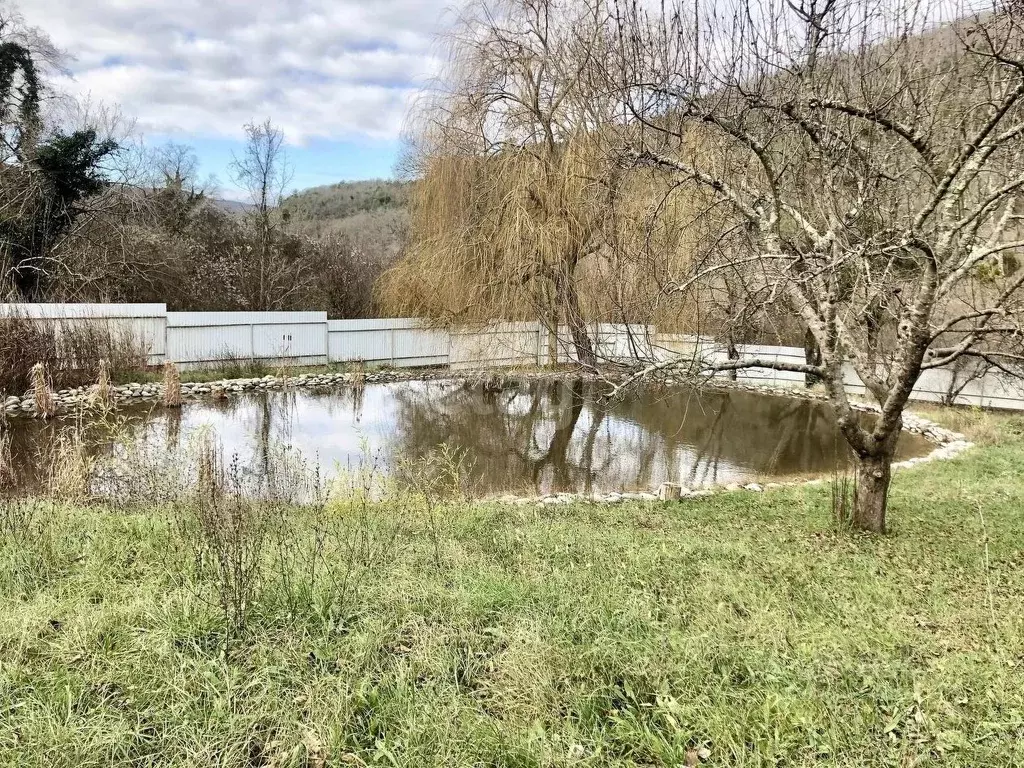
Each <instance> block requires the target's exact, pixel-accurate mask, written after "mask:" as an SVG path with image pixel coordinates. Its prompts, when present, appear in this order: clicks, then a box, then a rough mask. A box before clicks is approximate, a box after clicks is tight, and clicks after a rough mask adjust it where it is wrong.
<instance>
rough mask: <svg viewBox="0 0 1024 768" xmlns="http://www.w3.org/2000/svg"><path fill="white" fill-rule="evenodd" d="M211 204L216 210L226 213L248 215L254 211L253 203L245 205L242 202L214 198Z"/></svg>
mask: <svg viewBox="0 0 1024 768" xmlns="http://www.w3.org/2000/svg"><path fill="white" fill-rule="evenodd" d="M210 202H211V203H212V204H213V205H214V207H215V208H218V209H220V210H222V211H224V212H225V213H246V212H247V211H250V210H252V207H253V206H252V203H244V202H242V201H241V200H223V199H221V198H216V197H215V198H212V199H211V200H210Z"/></svg>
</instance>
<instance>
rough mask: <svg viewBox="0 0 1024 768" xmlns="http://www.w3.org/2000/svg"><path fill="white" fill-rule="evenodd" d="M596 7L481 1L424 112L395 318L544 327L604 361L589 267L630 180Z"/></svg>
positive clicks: (415, 141) (581, 354)
mask: <svg viewBox="0 0 1024 768" xmlns="http://www.w3.org/2000/svg"><path fill="white" fill-rule="evenodd" d="M605 14H606V9H605V6H604V4H603V3H601V2H599V1H598V0H586V2H582V3H581V2H578V1H577V2H571V1H570V0H505V2H498V3H482V4H478V5H474V6H472V7H471V8H470V9H469V10H468V11H466V12H465V14H464V15H463V17H462V18H461V23H460V24H458V25H457V29H456V31H455V32H454V33H453V34H452V35H451V36H450V38H449V40H448V54H449V56H448V67H447V69H446V71H445V73H444V75H443V76H442V77H441V79H440V81H439V83H437V84H436V87H435V88H433V89H431V90H430V91H429V92H428V93H427V94H426V95H425V97H424V98H423V100H422V102H421V103H420V104H419V105H418V107H417V109H416V110H415V111H414V117H413V123H412V131H411V132H410V139H411V145H412V147H413V152H412V155H411V158H412V167H411V171H412V173H413V174H414V175H415V176H416V177H417V178H418V181H417V184H416V191H415V193H414V198H413V200H412V203H411V210H412V227H411V245H410V248H409V250H408V254H407V257H406V258H405V259H404V260H403V261H402V262H401V263H400V264H399V265H398V266H397V267H396V268H395V269H394V270H392V271H391V272H389V273H388V274H386V275H385V276H384V278H383V279H382V281H381V284H380V289H379V294H380V299H381V301H382V304H383V305H384V306H385V307H386V308H387V309H388V310H389V311H392V312H400V313H403V314H405V313H408V314H417V315H420V316H425V317H430V318H435V319H440V320H444V321H447V322H465V323H471V322H480V321H486V320H493V319H535V318H539V319H540V320H541V321H542V322H543V323H544V325H545V326H546V327H547V328H548V329H549V331H550V332H551V333H552V334H556V333H557V331H558V328H559V327H560V326H562V325H563V324H564V325H565V326H567V327H568V329H569V334H570V338H571V344H572V347H573V348H574V350H575V353H576V357H577V359H578V360H579V361H580V362H581V363H582V364H584V365H590V366H592V365H595V364H596V362H597V358H596V355H595V352H594V344H593V341H592V339H591V335H590V333H589V332H588V323H589V322H591V321H593V320H595V319H596V318H595V317H593V316H588V314H587V313H586V312H585V308H584V302H583V301H582V300H581V294H583V293H588V292H589V293H591V294H592V293H594V292H595V290H597V289H598V287H597V286H594V285H582V284H581V283H582V282H583V280H582V278H581V269H580V268H581V266H582V265H583V264H584V263H585V262H586V261H587V260H588V258H591V257H593V256H594V255H595V254H598V253H600V252H601V251H602V250H603V249H605V248H606V247H607V244H608V240H609V233H608V225H609V223H610V222H611V221H613V219H614V215H613V210H614V207H615V204H616V200H617V193H618V189H619V186H620V183H621V171H620V170H619V168H618V164H617V163H616V162H615V161H614V153H612V152H611V151H610V150H609V146H610V144H611V142H614V140H615V137H614V132H615V131H614V126H615V124H616V121H615V109H616V107H615V104H616V102H615V99H614V98H613V97H612V96H611V95H609V92H608V89H607V88H606V87H605V86H606V84H607V78H608V72H607V68H606V62H607V60H608V58H609V57H608V55H607V52H608V50H609V48H610V41H609V39H608V37H607V31H608V29H609V26H608V24H607V23H606V22H607V17H606V15H605Z"/></svg>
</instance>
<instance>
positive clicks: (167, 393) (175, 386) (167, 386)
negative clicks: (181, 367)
mask: <svg viewBox="0 0 1024 768" xmlns="http://www.w3.org/2000/svg"><path fill="white" fill-rule="evenodd" d="M164 405H165V406H167V407H168V408H180V407H181V375H180V374H179V373H178V366H176V365H175V364H174V363H172V362H167V363H164Z"/></svg>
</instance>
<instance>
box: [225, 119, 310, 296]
mask: <svg viewBox="0 0 1024 768" xmlns="http://www.w3.org/2000/svg"><path fill="white" fill-rule="evenodd" d="M245 136H246V144H245V149H244V150H243V151H242V154H241V155H240V156H235V157H234V158H233V160H232V162H231V172H232V175H233V177H234V180H235V183H236V184H238V186H239V187H241V188H242V189H244V190H245V191H246V192H247V193H248V196H249V201H250V203H251V204H252V208H251V209H250V211H249V213H248V216H249V219H250V221H251V222H252V225H253V226H254V227H255V229H256V240H257V242H256V245H255V248H253V249H252V251H253V252H252V253H251V254H249V253H246V254H240V256H241V257H242V258H243V259H244V260H245V261H246V262H248V263H249V265H250V269H249V270H248V274H247V278H248V279H247V280H246V288H245V292H246V294H247V296H248V303H249V305H250V307H251V308H252V309H276V308H279V307H282V306H285V305H286V303H287V301H288V299H289V295H290V294H291V293H292V292H293V291H294V290H296V289H297V288H296V286H297V283H296V281H295V280H294V279H293V278H294V268H295V265H294V264H292V263H289V259H288V258H286V254H283V253H282V252H281V250H280V249H278V248H276V247H275V241H276V238H277V235H278V234H279V228H280V227H279V225H280V218H279V215H278V206H279V205H280V202H281V198H282V197H283V195H284V192H285V188H286V187H287V186H288V184H289V183H290V182H291V179H292V170H291V166H290V164H289V163H288V156H287V152H286V151H285V148H284V132H283V131H282V130H281V129H280V128H278V127H276V126H275V125H274V124H273V123H272V122H271V120H270V118H267V119H266V120H264V121H263V122H261V123H255V122H253V123H249V124H248V125H246V126H245Z"/></svg>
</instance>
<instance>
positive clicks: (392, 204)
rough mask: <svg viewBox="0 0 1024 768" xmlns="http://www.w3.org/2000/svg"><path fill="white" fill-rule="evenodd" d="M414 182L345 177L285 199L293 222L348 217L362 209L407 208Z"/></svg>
mask: <svg viewBox="0 0 1024 768" xmlns="http://www.w3.org/2000/svg"><path fill="white" fill-rule="evenodd" d="M411 189H412V188H411V185H410V184H407V183H403V182H398V181H389V180H385V179H371V180H368V181H342V182H339V183H337V184H328V185H326V186H322V187H312V188H310V189H304V190H302V191H301V192H294V193H292V194H291V195H289V196H288V197H286V198H285V199H284V200H283V201H281V210H282V211H283V212H284V213H286V214H287V215H288V217H289V219H290V220H291V221H293V222H303V221H327V220H332V219H345V218H348V217H350V216H355V215H357V214H360V213H377V212H380V211H391V210H397V209H404V208H405V207H406V206H407V205H408V203H409V196H410V193H411Z"/></svg>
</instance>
